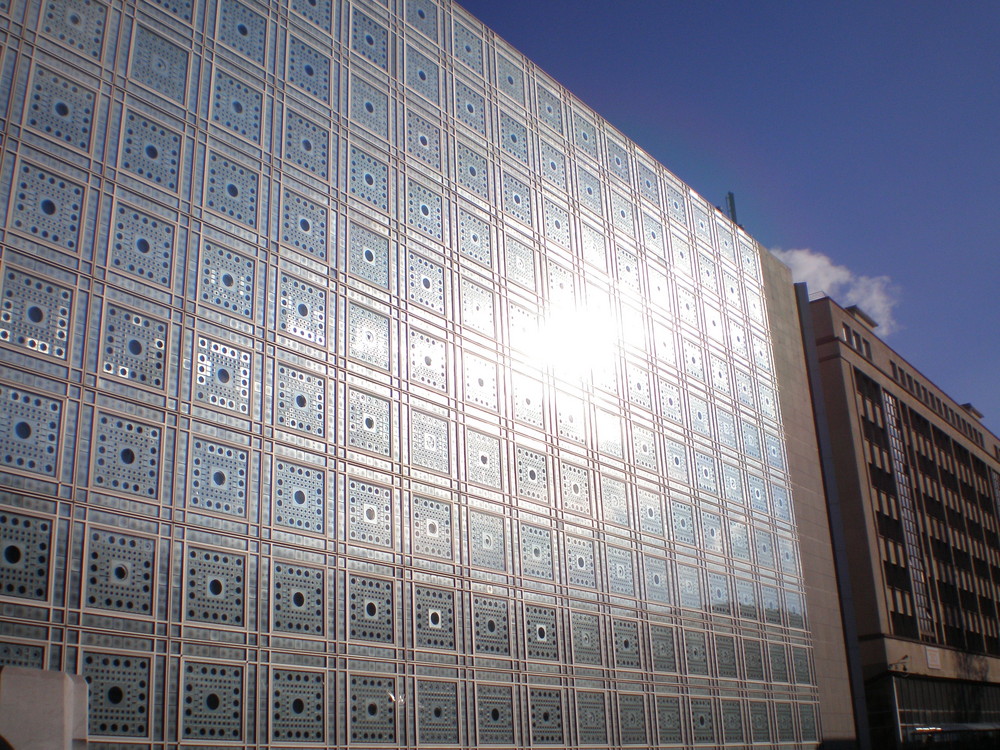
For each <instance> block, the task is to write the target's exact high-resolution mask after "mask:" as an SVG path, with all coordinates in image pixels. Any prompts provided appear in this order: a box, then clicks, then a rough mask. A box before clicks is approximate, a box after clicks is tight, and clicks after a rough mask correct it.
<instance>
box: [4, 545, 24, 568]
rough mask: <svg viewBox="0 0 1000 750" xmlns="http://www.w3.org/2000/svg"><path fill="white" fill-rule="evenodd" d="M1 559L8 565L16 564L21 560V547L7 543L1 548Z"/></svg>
mask: <svg viewBox="0 0 1000 750" xmlns="http://www.w3.org/2000/svg"><path fill="white" fill-rule="evenodd" d="M3 559H4V562H6V563H8V564H10V565H17V564H18V563H19V562H21V548H20V547H18V546H17V545H16V544H8V545H7V546H6V547H4V548H3Z"/></svg>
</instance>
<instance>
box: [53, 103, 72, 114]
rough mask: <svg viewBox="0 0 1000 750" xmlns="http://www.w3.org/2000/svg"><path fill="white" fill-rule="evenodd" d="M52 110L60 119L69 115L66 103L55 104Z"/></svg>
mask: <svg viewBox="0 0 1000 750" xmlns="http://www.w3.org/2000/svg"><path fill="white" fill-rule="evenodd" d="M52 109H53V111H54V112H55V113H56V114H57V115H59V116H60V117H66V116H67V115H68V114H69V106H68V105H67V104H66V102H56V103H55V106H54V107H52Z"/></svg>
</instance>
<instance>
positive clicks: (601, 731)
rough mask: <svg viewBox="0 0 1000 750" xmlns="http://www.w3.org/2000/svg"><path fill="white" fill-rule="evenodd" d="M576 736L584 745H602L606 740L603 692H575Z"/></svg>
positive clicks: (605, 706) (605, 709)
mask: <svg viewBox="0 0 1000 750" xmlns="http://www.w3.org/2000/svg"><path fill="white" fill-rule="evenodd" d="M576 727H577V737H578V739H579V741H580V742H581V744H584V745H603V744H605V743H606V742H607V741H608V709H607V704H606V703H605V697H604V694H603V693H589V692H584V691H582V690H581V691H577V693H576Z"/></svg>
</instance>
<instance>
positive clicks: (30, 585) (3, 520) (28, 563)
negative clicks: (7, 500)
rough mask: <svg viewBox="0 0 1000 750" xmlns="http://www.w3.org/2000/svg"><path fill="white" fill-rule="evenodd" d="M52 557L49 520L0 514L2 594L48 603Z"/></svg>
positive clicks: (0, 580) (0, 581) (1, 512)
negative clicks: (46, 601)
mask: <svg viewBox="0 0 1000 750" xmlns="http://www.w3.org/2000/svg"><path fill="white" fill-rule="evenodd" d="M51 556H52V522H51V521H50V520H49V519H47V518H37V517H35V516H27V515H23V514H21V513H12V512H9V511H6V510H4V511H0V593H3V595H4V596H14V597H18V598H23V599H35V600H38V601H45V600H46V599H48V598H49V569H50V564H51Z"/></svg>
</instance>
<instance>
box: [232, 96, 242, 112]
mask: <svg viewBox="0 0 1000 750" xmlns="http://www.w3.org/2000/svg"><path fill="white" fill-rule="evenodd" d="M231 106H232V108H233V112H235V113H236V114H238V115H239V114H242V113H243V102H241V101H238V100H236V99H233V102H232V105H231Z"/></svg>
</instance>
